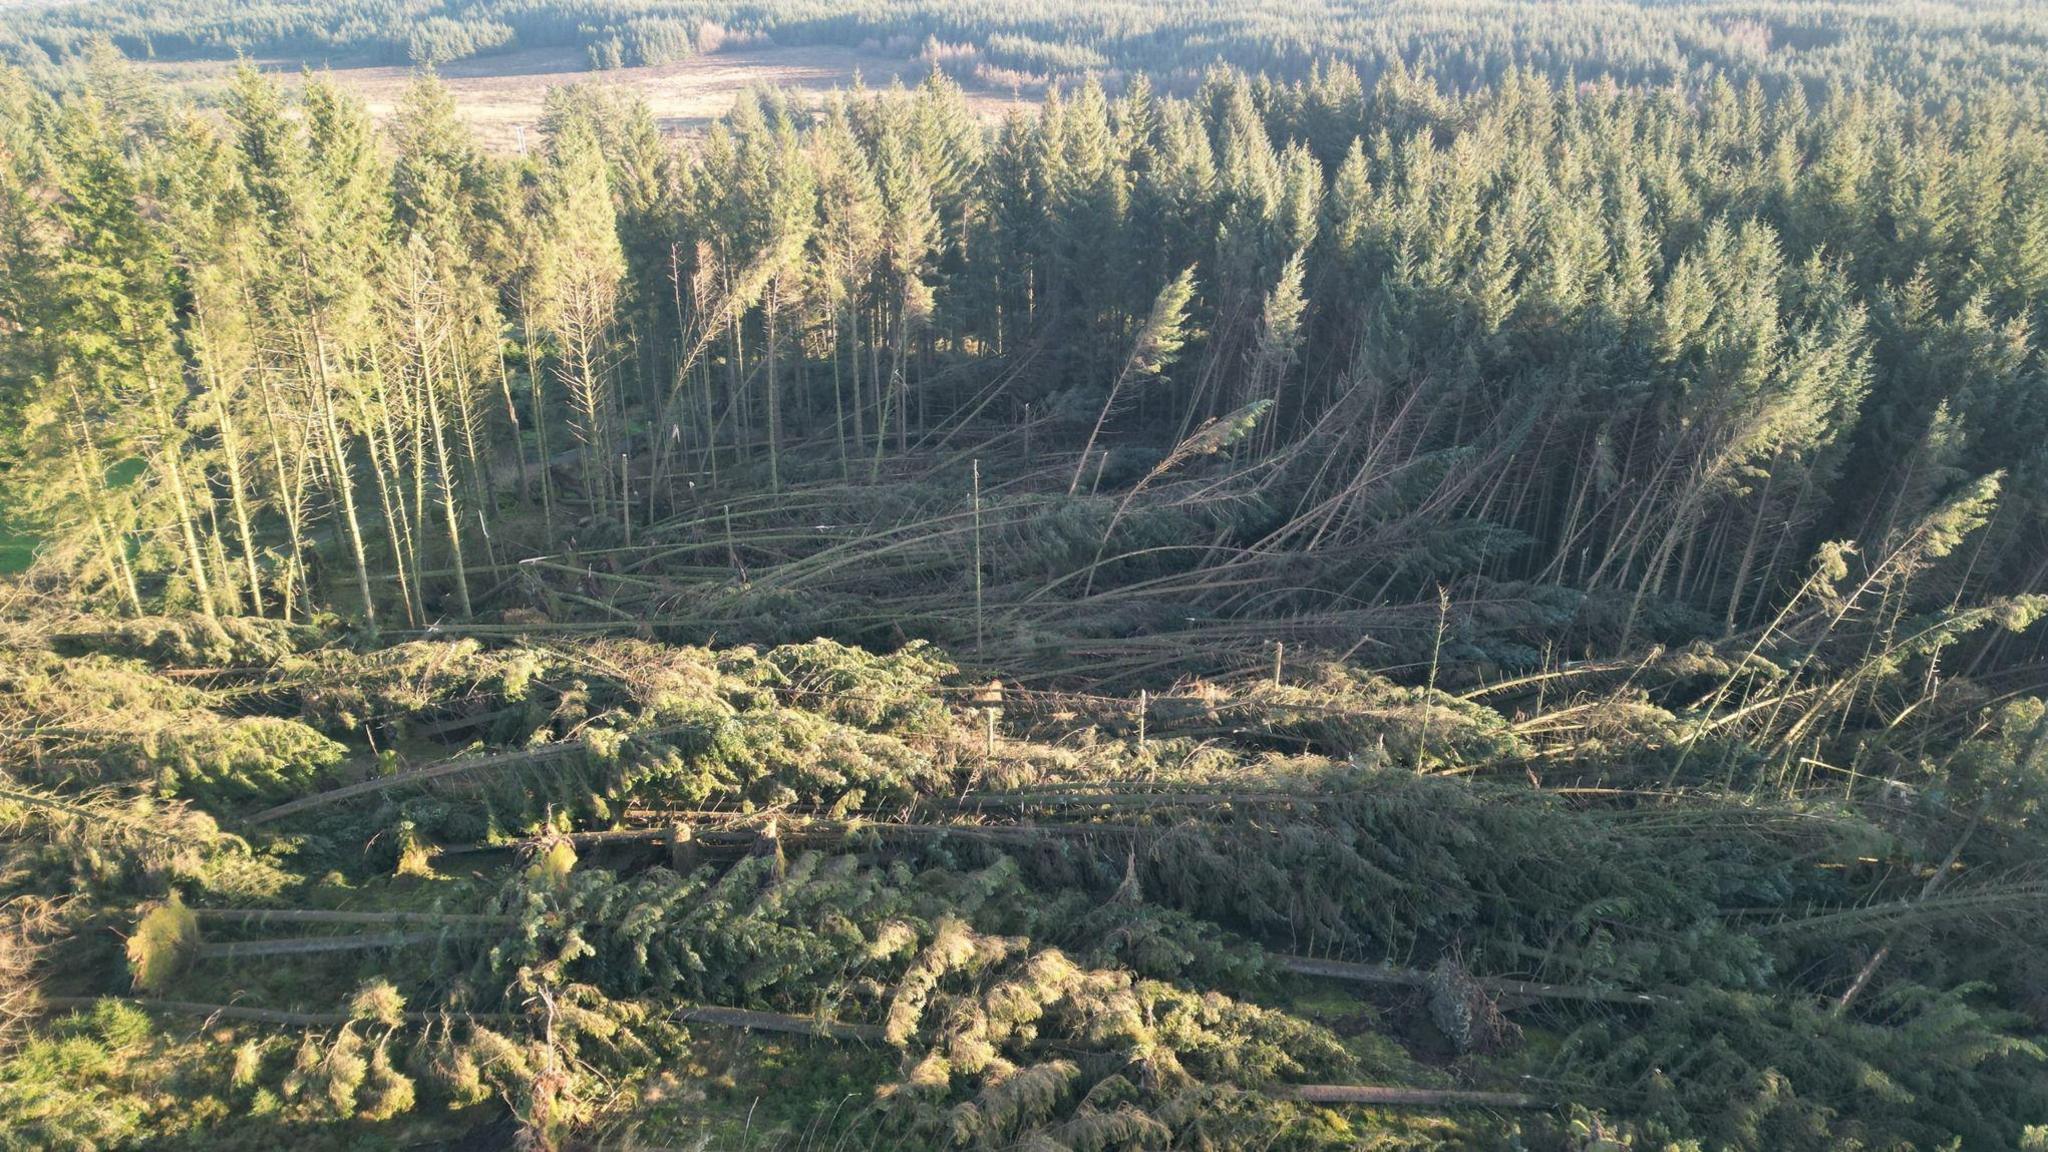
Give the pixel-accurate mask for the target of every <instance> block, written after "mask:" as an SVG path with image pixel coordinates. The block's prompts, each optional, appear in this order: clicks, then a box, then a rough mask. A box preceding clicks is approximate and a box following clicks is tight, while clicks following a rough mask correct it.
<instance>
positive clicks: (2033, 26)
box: [0, 0, 2048, 100]
mask: <svg viewBox="0 0 2048 1152" xmlns="http://www.w3.org/2000/svg"><path fill="white" fill-rule="evenodd" d="M101 36H105V37H109V38H111V40H112V41H113V43H114V44H115V45H116V46H118V47H119V48H120V49H121V50H122V51H123V52H125V53H127V54H128V55H130V56H132V57H141V56H146V55H154V56H161V57H167V58H191V57H213V58H219V57H224V56H230V55H233V54H235V53H248V54H252V55H257V56H289V57H297V58H301V59H305V60H308V61H311V62H316V63H317V62H325V61H329V60H336V61H340V60H367V61H373V62H379V63H404V62H407V61H408V60H410V61H414V62H419V63H433V62H444V63H445V62H447V61H449V60H453V59H457V58H460V57H463V56H469V55H475V54H480V53H488V52H492V51H496V50H499V49H502V48H507V47H518V48H567V49H571V50H574V51H577V52H579V53H583V54H585V55H587V57H588V58H589V60H590V62H591V64H592V66H593V67H618V66H622V65H637V64H659V63H665V62H668V61H670V60H674V59H679V58H681V57H682V56H683V55H685V54H687V53H690V52H704V51H714V50H716V48H717V46H718V45H719V44H720V43H723V42H724V41H725V39H726V38H727V37H728V36H732V37H738V38H741V39H746V40H755V39H763V38H767V39H772V40H774V41H775V42H777V43H783V44H809V43H833V44H843V45H849V46H858V45H862V44H868V43H872V44H874V45H878V46H893V47H898V48H902V49H904V50H907V51H914V50H917V48H918V46H920V45H922V46H925V48H926V50H927V51H928V52H931V53H932V54H934V55H937V54H938V53H937V51H934V50H942V51H943V53H944V55H945V56H946V58H947V62H948V66H949V67H950V68H953V69H955V70H956V71H958V72H961V73H963V74H967V73H971V74H973V75H976V76H978V77H980V78H981V79H983V80H984V81H987V82H991V83H995V84H999V85H1004V86H1007V85H1009V84H1012V83H1015V84H1024V85H1031V86H1040V85H1044V84H1046V83H1050V82H1053V81H1058V80H1063V79H1065V80H1072V79H1078V78H1080V77H1081V75H1083V74H1084V73H1090V72H1101V73H1104V74H1105V75H1106V76H1108V77H1109V78H1110V79H1111V80H1112V81H1117V80H1121V79H1122V78H1125V77H1128V76H1132V75H1136V74H1138V73H1144V74H1146V75H1148V76H1150V77H1151V78H1152V79H1153V81H1154V82H1155V83H1157V84H1160V85H1161V86H1162V87H1165V88H1167V89H1168V90H1172V91H1178V92H1182V93H1185V92H1188V91H1192V89H1193V88H1194V87H1196V86H1197V85H1199V84H1200V82H1201V79H1202V76H1203V73H1204V72H1205V71H1206V69H1207V68H1209V67H1210V66H1212V65H1214V64H1217V63H1222V64H1226V65H1228V66H1231V67H1235V68H1238V69H1241V70H1244V71H1247V72H1254V73H1258V72H1263V73H1267V74H1270V75H1275V76H1280V77H1283V78H1287V79H1301V78H1303V77H1304V76H1306V75H1307V73H1308V71H1309V70H1310V69H1311V68H1312V67H1313V66H1314V65H1315V64H1316V63H1318V62H1321V61H1327V60H1339V61H1342V62H1344V63H1346V64H1349V65H1350V66H1351V67H1352V68H1354V69H1355V70H1357V71H1358V72H1359V73H1360V74H1361V75H1363V76H1364V77H1365V78H1366V79H1367V80H1368V81H1372V80H1375V79H1377V77H1378V76H1379V75H1380V74H1381V73H1383V72H1386V71H1388V70H1390V69H1393V68H1395V67H1397V66H1398V67H1418V68H1423V69H1426V70H1427V71H1428V72H1429V73H1430V74H1431V75H1433V76H1434V77H1436V78H1437V79H1438V80H1439V81H1440V82H1442V83H1444V84H1446V85H1447V86H1450V87H1454V88H1457V89H1460V90H1470V89H1472V88H1475V87H1478V86H1482V85H1488V84H1494V83H1497V82H1499V81H1500V80H1501V79H1502V77H1504V76H1505V75H1506V74H1507V73H1508V72H1509V71H1510V70H1512V69H1515V68H1532V69H1534V70H1536V71H1537V72H1538V73H1539V74H1541V75H1543V76H1545V77H1547V78H1548V79H1550V80H1551V81H1552V82H1553V83H1564V82H1565V81H1567V80H1568V79H1570V78H1581V79H1595V78H1601V77H1612V78H1614V79H1616V80H1618V81H1619V82H1622V83H1624V84H1645V85H1651V86H1662V85H1666V84H1674V83H1675V84H1682V85H1688V86H1692V85H1697V84H1699V83H1701V82H1703V81H1704V80H1705V79H1706V78H1709V77H1711V76H1715V75H1724V76H1729V77H1732V78H1733V79H1734V81H1735V83H1736V84H1737V85H1738V86H1739V85H1741V84H1744V83H1746V82H1747V81H1748V80H1749V79H1751V78H1756V79H1758V80H1760V81H1762V82H1763V83H1764V84H1765V85H1766V87H1767V88H1769V89H1770V90H1771V91H1773V92H1776V91H1778V90H1781V89H1783V88H1785V87H1788V86H1792V85H1797V86H1801V87H1803V88H1805V89H1806V92H1807V95H1808V96H1809V98H1814V99H1818V98H1819V97H1821V96H1822V95H1823V94H1824V93H1825V92H1826V90H1827V88H1828V86H1829V85H1830V84H1841V85H1847V86H1855V87H1861V86H1864V85H1869V84H1881V85H1886V86H1890V87H1895V88H1899V89H1901V90H1904V91H1908V92H1913V93H1917V94H1921V95H1924V96H1926V97H1928V98H1930V99H1936V100H1938V99H1942V98H1946V97H1948V96H1950V95H1954V94H1957V93H1959V92H1963V91H1967V90H1970V89H1972V88H1981V87H1983V86H1985V85H1988V84H2004V85H2013V84H2023V85H2026V86H2029V87H2032V86H2033V85H2035V84H2037V83H2038V79H2039V77H2040V75H2041V74H2042V66H2043V63H2044V60H2048V56H2044V53H2048V19H2044V17H2043V16H2042V14H2041V13H2040V12H2039V11H2038V9H2037V8H2036V7H2035V6H2032V5H2029V4H2026V3H2024V2H2022V0H1991V2H1988V3H1974V4H1962V3H1942V4H1924V3H1906V2H1904V0H1878V2H1875V3H1864V4H1855V5H1815V4H1808V3H1799V2H1795V0H1710V2H1704V3H1686V4H1664V3H1654V2H1651V0H1622V2H1616V3H1597V2H1594V0H1574V2H1570V3H1551V2H1545V0H1504V2H1501V3H1490V4H1466V3H1458V2H1455V0H1438V2H1436V3H1431V4H1399V5H1390V4H1383V3H1370V2H1367V0H1313V2H1308V3H1288V4H1234V3H1223V2H1220V0H1152V2H1150V3H1146V4H1141V5H1118V6H1110V7H1105V6H1102V5H1098V4H1093V3H1089V2H1087V0H1032V2H1029V3H997V2H992V0H868V2H866V3H862V4H858V5H852V4H845V3H832V2H827V0H772V2H767V3H761V2H740V0H427V2H425V3H417V2H412V0H344V2H342V3H318V4H316V3H308V2H306V0H268V2H265V3H244V2H241V0H195V2H191V3H167V2H165V0H127V2H125V3H121V4H93V5H81V4H67V3H50V4H46V5H43V6H40V7H31V8H28V9H27V10H26V11H24V12H21V13H19V14H18V15H17V16H16V18H15V19H14V20H12V21H10V25H9V28H8V29H6V30H4V31H0V54H4V55H5V57H7V58H8V59H10V60H11V61H12V62H13V63H15V64H16V65H17V66H21V67H27V68H30V69H32V70H36V71H44V72H54V71H57V70H60V69H61V68H62V66H63V65H65V64H66V62H68V61H72V60H75V59H78V58H80V57H82V56H83V55H85V53H86V51H87V49H88V48H89V46H90V44H91V43H92V41H93V40H94V39H95V38H97V37H101ZM1112 86H1114V84H1113V85H1112Z"/></svg>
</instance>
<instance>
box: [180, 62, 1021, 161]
mask: <svg viewBox="0 0 2048 1152" xmlns="http://www.w3.org/2000/svg"><path fill="white" fill-rule="evenodd" d="M262 66H263V67H264V68H265V69H266V70H268V71H274V72H278V73H280V74H282V75H285V76H287V77H292V78H295V77H297V76H298V75H300V74H301V73H302V72H303V70H304V66H303V65H301V64H300V63H299V62H297V61H274V60H273V61H263V62H262ZM148 67H150V68H151V69H152V70H155V71H158V72H160V73H162V74H163V75H164V76H165V77H166V78H167V79H171V80H173V81H174V82H177V83H179V84H181V85H182V86H183V87H184V88H186V89H187V90H188V91H190V92H192V93H193V94H195V95H198V96H200V97H202V98H204V97H205V96H208V95H211V94H213V93H216V92H217V91H218V90H219V89H220V87H221V86H223V85H224V84H225V82H226V75H227V71H228V69H229V67H231V65H229V64H228V63H226V62H220V63H214V62H198V63H195V62H184V63H163V64H152V65H149V66H148ZM927 70H928V65H926V64H925V62H924V61H922V60H920V59H917V58H915V57H904V56H892V55H888V54H885V53H882V52H878V51H866V50H862V49H856V48H848V47H839V46H816V47H796V48H784V47H773V46H749V47H741V48H733V49H729V50H726V51H722V52H718V53H715V54H712V55H705V56H693V57H691V58H690V59H688V60H685V61H681V62H679V63H674V64H661V65H656V66H653V67H647V68H624V69H619V70H616V71H610V72H593V71H590V70H589V69H588V68H587V67H586V66H585V64H584V59H583V56H582V54H581V53H577V52H573V51H568V50H540V49H536V50H529V51H520V52H505V53H498V54H495V55H491V56H483V57H475V58H472V59H467V60H458V61H455V62H453V63H451V64H447V65H444V66H442V68H441V78H442V79H443V80H444V81H446V82H447V84H448V87H449V88H450V90H452V91H453V92H454V94H455V99H456V103H457V104H458V106H459V107H460V109H461V112H462V115H463V117H464V118H465V119H467V120H468V121H469V122H470V124H471V125H472V126H474V127H475V129H476V131H477V135H478V137H479V138H480V139H481V140H482V141H483V142H484V144H485V146H486V147H489V148H492V149H494V150H497V151H502V152H515V151H518V150H520V149H521V148H522V147H523V146H525V145H526V144H527V143H529V142H530V141H531V138H532V135H533V132H534V129H535V126H536V125H538V124H539V122H540V113H541V103H542V101H543V100H544V99H545V98H546V96H547V90H548V89H549V88H552V87H555V86H557V85H561V84H575V83H579V82H585V81H596V82H599V83H604V84H617V85H621V86H624V87H630V88H635V89H638V90H639V91H640V93H641V94H642V95H643V96H645V97H646V99H647V103H648V105H649V107H650V108H651V109H652V110H653V112H654V115H655V117H656V119H657V120H659V121H660V123H661V127H662V130H663V131H664V132H667V133H669V134H671V135H680V136H688V135H695V134H697V133H700V132H702V131H703V130H704V129H705V128H706V127H707V126H709V125H710V123H711V122H712V121H713V120H715V119H716V118H717V117H719V116H720V115H722V114H724V113H725V111H726V110H727V109H729V108H731V107H732V102H733V99H734V97H736V96H738V95H739V93H741V92H742V91H744V90H745V89H747V88H748V87H750V86H755V85H768V86H774V87H777V88H781V89H783V90H784V91H786V92H789V93H791V94H793V95H794V96H795V98H796V99H798V100H800V101H801V102H803V103H805V104H806V105H810V106H816V105H819V104H822V103H823V102H824V101H825V99H826V98H827V96H828V95H829V94H831V93H832V92H835V91H844V90H846V89H849V88H851V87H853V86H854V84H855V83H856V81H858V82H859V83H861V84H865V85H866V86H868V87H870V88H882V87H887V86H888V85H890V84H891V83H895V82H897V81H901V82H902V83H904V84H906V85H908V84H916V83H919V82H920V81H921V80H923V78H924V76H925V75H926V72H927ZM327 74H328V75H330V76H332V77H334V78H335V79H336V80H337V81H339V82H340V83H342V84H343V85H345V86H346V87H348V88H350V89H353V90H354V91H355V92H357V93H359V94H360V95H361V96H362V97H363V99H364V101H365V102H366V103H367V104H368V105H369V108H370V112H371V114H372V115H374V116H376V117H378V118H380V119H381V118H383V117H386V116H389V115H390V114H391V112H392V110H393V109H394V108H395V107H396V106H397V104H398V101H399V99H400V97H401V96H402V95H403V94H404V91H405V87H406V85H407V83H409V82H410V80H411V78H412V70H411V69H410V68H401V67H389V66H385V67H340V66H337V67H333V68H331V69H329V70H327ZM966 92H967V98H968V101H969V103H970V104H971V105H972V106H973V107H974V109H975V110H976V111H977V112H979V113H980V114H981V115H983V116H985V117H987V118H989V119H991V120H993V119H999V118H1000V117H1002V116H1003V115H1004V114H1005V113H1006V112H1007V111H1008V109H1010V108H1011V107H1013V106H1015V105H1018V104H1019V103H1020V102H1022V100H1021V98H1020V97H1019V96H1018V95H1017V94H1016V93H1014V92H1006V91H998V90H996V89H994V88H992V87H989V86H987V85H977V84H975V83H973V82H969V83H968V84H967V85H966Z"/></svg>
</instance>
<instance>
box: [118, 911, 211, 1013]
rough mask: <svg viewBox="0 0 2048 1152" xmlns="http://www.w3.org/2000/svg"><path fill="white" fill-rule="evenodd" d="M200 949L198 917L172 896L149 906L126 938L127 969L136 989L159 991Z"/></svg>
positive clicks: (186, 966)
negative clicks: (154, 905) (151, 906)
mask: <svg viewBox="0 0 2048 1152" xmlns="http://www.w3.org/2000/svg"><path fill="white" fill-rule="evenodd" d="M198 950H199V918H198V917H196V916H194V915H193V914H192V910H191V909H189V908H187V907H185V905H184V902H183V901H181V900H179V899H178V897H177V896H175V895H173V896H172V897H171V898H170V899H169V900H167V901H165V902H164V903H162V904H159V905H157V906H156V907H154V908H152V909H150V910H149V911H148V912H147V913H145V914H144V915H143V917H142V920H141V922H140V923H138V924H137V925H136V926H135V934H134V935H132V936H130V937H128V970H129V973H130V977H131V978H132V980H133V981H134V984H135V986H136V987H137V988H141V989H143V990H144V991H148V992H162V991H164V990H165V989H166V988H168V987H169V986H170V985H171V982H172V981H174V980H176V979H177V978H178V976H179V975H180V974H181V973H183V972H184V971H185V969H187V968H189V967H191V965H192V962H193V959H194V957H195V955H196V954H197V952H198Z"/></svg>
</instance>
